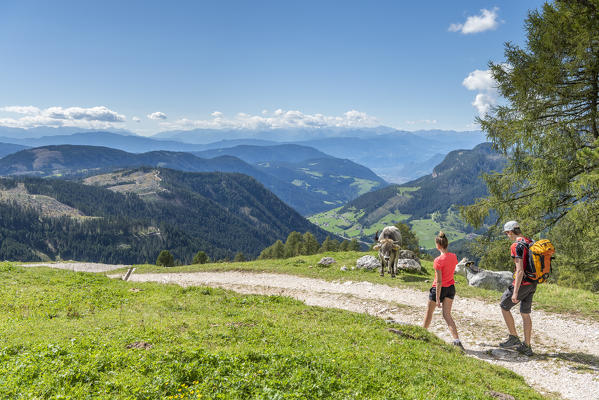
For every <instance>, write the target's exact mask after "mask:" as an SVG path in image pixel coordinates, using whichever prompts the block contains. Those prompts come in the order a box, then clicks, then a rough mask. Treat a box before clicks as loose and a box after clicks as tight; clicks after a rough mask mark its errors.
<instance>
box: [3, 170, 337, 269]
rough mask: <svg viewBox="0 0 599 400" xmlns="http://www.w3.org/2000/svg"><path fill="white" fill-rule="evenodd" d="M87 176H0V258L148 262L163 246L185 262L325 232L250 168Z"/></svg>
mask: <svg viewBox="0 0 599 400" xmlns="http://www.w3.org/2000/svg"><path fill="white" fill-rule="evenodd" d="M85 183H86V184H81V183H75V182H70V181H65V180H59V179H39V178H29V177H17V178H4V179H0V237H2V242H1V243H0V259H9V260H20V261H34V260H48V259H50V260H57V259H67V260H68V259H76V260H81V261H94V262H107V263H143V262H150V263H153V262H155V260H156V257H157V256H158V253H159V252H160V250H162V249H168V250H170V251H171V252H172V253H173V254H174V256H175V257H176V258H177V259H179V260H181V261H182V262H185V263H189V262H191V260H192V258H193V256H194V254H195V253H196V252H197V251H199V250H203V251H205V252H206V253H208V255H209V256H210V257H211V258H213V259H221V258H232V257H233V256H234V255H235V254H236V253H237V252H242V253H244V254H245V255H246V257H255V256H257V255H258V254H259V253H260V251H261V250H262V249H264V248H265V247H267V246H269V245H271V244H272V243H273V242H274V241H276V240H278V239H281V240H284V239H285V238H286V237H287V235H288V234H289V233H290V232H291V231H298V232H307V231H309V232H312V233H313V234H314V235H315V236H316V237H317V238H318V239H319V240H320V241H322V240H323V239H324V238H325V237H326V236H327V235H328V233H327V232H325V231H324V230H322V229H320V228H318V227H316V226H315V225H313V224H311V223H310V222H308V221H307V220H306V219H305V218H303V217H302V216H301V215H299V214H298V213H297V212H296V211H295V210H293V209H292V208H290V207H289V206H287V205H286V204H284V203H283V202H281V201H280V200H279V199H278V198H277V197H276V196H274V195H273V194H272V193H271V192H270V191H268V190H267V189H265V188H264V187H263V186H262V185H261V184H259V183H258V182H257V181H256V180H254V179H253V178H251V177H248V176H245V175H241V174H225V173H186V172H180V171H175V170H170V169H163V168H157V169H151V168H142V169H133V170H126V171H120V172H115V173H109V174H104V175H99V176H93V177H90V178H88V179H86V180H85Z"/></svg>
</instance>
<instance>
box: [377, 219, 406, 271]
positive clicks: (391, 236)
mask: <svg viewBox="0 0 599 400" xmlns="http://www.w3.org/2000/svg"><path fill="white" fill-rule="evenodd" d="M374 240H375V241H378V243H377V244H376V245H375V246H374V249H375V250H378V251H379V259H380V260H381V276H385V267H387V268H388V269H389V273H390V274H391V278H395V274H396V272H397V253H398V252H399V246H400V245H401V232H400V231H399V229H398V228H397V227H395V226H386V227H385V228H383V231H382V232H381V235H380V236H379V232H378V231H377V232H376V234H375V236H374Z"/></svg>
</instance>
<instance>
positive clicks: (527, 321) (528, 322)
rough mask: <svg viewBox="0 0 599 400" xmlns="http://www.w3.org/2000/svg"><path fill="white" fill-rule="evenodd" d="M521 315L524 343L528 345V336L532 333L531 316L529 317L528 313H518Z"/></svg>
mask: <svg viewBox="0 0 599 400" xmlns="http://www.w3.org/2000/svg"><path fill="white" fill-rule="evenodd" d="M520 315H522V323H523V324H524V343H526V345H527V346H530V337H531V335H532V318H530V314H520Z"/></svg>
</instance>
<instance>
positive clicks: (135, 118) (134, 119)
mask: <svg viewBox="0 0 599 400" xmlns="http://www.w3.org/2000/svg"><path fill="white" fill-rule="evenodd" d="M131 120H132V121H133V122H141V118H139V117H133V118H131Z"/></svg>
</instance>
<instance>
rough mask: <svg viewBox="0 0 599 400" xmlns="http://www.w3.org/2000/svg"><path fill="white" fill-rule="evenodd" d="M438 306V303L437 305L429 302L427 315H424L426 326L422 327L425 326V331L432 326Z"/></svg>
mask: <svg viewBox="0 0 599 400" xmlns="http://www.w3.org/2000/svg"><path fill="white" fill-rule="evenodd" d="M436 306H437V303H435V302H434V301H430V300H429V301H428V305H427V309H426V314H425V315H424V324H422V326H424V329H428V327H429V326H430V325H431V321H432V320H433V313H434V312H435V307H436Z"/></svg>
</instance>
